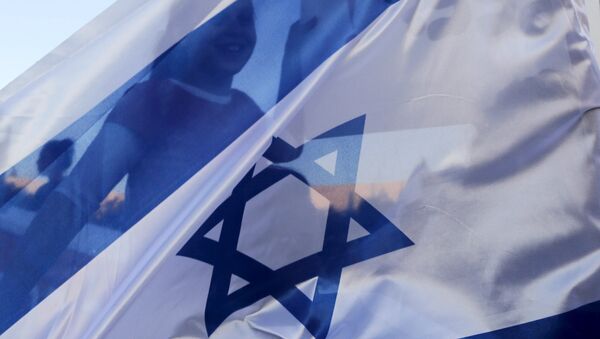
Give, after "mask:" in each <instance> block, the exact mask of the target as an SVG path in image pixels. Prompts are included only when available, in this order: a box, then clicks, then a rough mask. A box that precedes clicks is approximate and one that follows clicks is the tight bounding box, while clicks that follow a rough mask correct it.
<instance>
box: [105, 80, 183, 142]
mask: <svg viewBox="0 0 600 339" xmlns="http://www.w3.org/2000/svg"><path fill="white" fill-rule="evenodd" d="M172 91H173V85H172V84H171V82H170V81H167V80H155V79H149V80H146V81H142V82H139V83H137V84H135V85H133V86H132V87H131V88H129V89H128V90H127V92H125V94H124V95H123V96H122V97H121V99H119V101H118V102H117V103H116V104H115V107H114V108H113V110H112V112H111V113H110V114H109V116H108V118H107V120H106V121H107V123H115V124H118V125H121V126H123V127H126V128H128V129H129V130H132V131H133V132H135V133H136V134H138V135H140V136H152V135H153V134H154V133H155V132H156V131H155V130H157V129H160V126H162V125H163V124H164V121H163V120H164V119H166V115H165V114H164V113H165V110H166V106H167V100H169V99H168V98H169V97H170V96H171V95H172V94H171V92H172Z"/></svg>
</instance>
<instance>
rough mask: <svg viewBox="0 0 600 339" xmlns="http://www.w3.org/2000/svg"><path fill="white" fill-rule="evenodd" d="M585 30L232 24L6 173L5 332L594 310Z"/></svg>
mask: <svg viewBox="0 0 600 339" xmlns="http://www.w3.org/2000/svg"><path fill="white" fill-rule="evenodd" d="M219 5H221V6H224V5H223V4H219ZM219 5H215V6H216V7H214V8H219V7H218V6H219ZM181 6H182V7H180V8H179V9H178V10H176V11H175V13H176V16H174V20H175V19H176V18H177V15H181V16H185V14H186V11H185V10H182V9H185V5H181ZM207 8H208V6H207ZM581 8H582V4H581V3H579V2H578V1H569V0H552V1H538V0H532V1H502V2H483V1H451V0H440V1H427V2H425V1H416V0H415V1H412V0H405V1H397V2H396V1H375V0H373V1H341V0H340V1H330V2H319V1H309V0H302V1H282V2H278V3H277V4H273V3H271V2H267V1H258V0H257V1H247V0H243V1H242V0H241V1H237V2H235V3H234V4H232V5H231V6H229V7H226V8H225V9H223V10H222V11H221V12H220V13H219V14H217V15H216V16H214V18H212V19H210V20H208V21H206V22H205V23H204V24H203V25H200V27H199V28H198V29H196V30H193V31H192V32H190V33H189V34H188V35H186V36H185V38H183V39H181V40H180V41H178V40H177V39H174V41H173V42H177V41H178V42H177V43H176V44H175V45H173V47H171V48H170V49H169V50H168V51H167V52H165V53H163V54H161V55H160V56H159V57H158V58H157V59H155V60H153V61H151V62H150V63H149V64H148V65H147V66H146V67H145V68H143V69H142V70H141V71H139V69H141V68H139V69H138V71H139V73H137V75H135V76H133V75H132V77H131V78H130V79H129V80H127V81H124V85H123V86H121V87H119V88H117V89H115V90H114V92H113V94H112V95H110V96H108V97H107V98H106V99H105V101H104V102H103V103H101V104H100V105H99V106H98V107H97V108H96V109H94V110H92V111H90V112H89V113H86V114H83V115H81V116H80V117H79V118H78V119H77V120H75V119H73V118H72V117H73V116H74V114H71V115H69V114H67V116H68V117H70V118H69V119H70V120H73V121H70V122H69V124H64V127H65V128H64V129H63V130H62V132H60V133H59V134H58V135H56V136H54V137H51V138H48V139H53V140H54V142H53V141H50V142H47V143H45V144H43V145H42V144H40V145H38V146H39V147H40V148H39V150H38V151H36V152H34V153H32V154H30V155H28V156H27V154H23V155H22V156H23V157H24V159H25V160H23V161H21V162H19V163H16V162H15V163H16V165H14V166H13V167H12V168H11V169H9V170H8V171H7V172H5V173H4V174H3V180H4V182H5V184H4V188H3V189H4V193H3V198H2V199H3V202H2V206H1V207H0V218H1V220H0V221H1V227H2V232H3V238H2V239H0V240H1V241H2V242H3V243H2V248H3V249H5V248H6V250H3V251H2V253H3V260H4V261H3V262H2V263H1V265H2V266H0V270H1V271H2V273H3V274H2V280H1V281H0V288H1V289H0V293H1V298H2V305H1V306H0V311H1V315H2V321H3V329H8V330H7V332H5V335H6V336H7V337H23V336H25V337H107V338H113V337H114V338H121V337H143V338H164V337H206V336H208V335H211V336H212V337H224V338H230V337H272V336H276V337H284V338H298V337H317V338H323V337H332V338H348V337H359V338H373V337H390V338H394V337H407V338H423V337H463V336H470V335H475V334H479V333H484V332H490V331H494V330H498V329H501V328H507V327H514V326H515V325H519V324H524V323H529V322H532V321H535V320H538V319H542V318H546V317H552V316H556V315H558V314H561V313H565V312H568V311H570V310H574V309H578V308H579V307H581V306H583V305H586V304H590V303H593V302H595V301H598V300H600V290H599V289H598V288H597V287H596V286H597V285H598V283H599V279H600V276H599V275H598V272H600V270H599V269H598V268H599V265H600V264H599V263H600V257H599V253H600V252H599V248H600V229H599V226H598V192H597V190H598V183H597V180H596V177H597V166H598V165H597V161H596V158H597V155H596V152H597V140H596V138H597V130H598V121H597V119H598V116H597V114H598V110H597V107H598V103H599V101H600V91H599V89H600V87H599V85H600V83H599V81H600V78H599V74H600V73H598V68H597V65H596V62H595V61H594V58H593V55H592V54H591V53H592V52H591V51H592V49H591V47H590V43H589V40H588V32H587V28H586V23H585V18H584V16H583V15H582V13H581ZM171 25H175V26H177V24H176V20H175V21H173V23H169V24H168V25H167V26H168V27H170V26H171ZM169 39H170V40H173V38H169ZM167 45H168V44H167ZM5 107H14V106H5ZM5 114H6V115H8V116H10V114H11V113H10V111H6V113H5ZM48 114H49V116H52V117H55V118H56V119H58V117H59V115H51V112H49V113H48ZM32 119H33V118H32ZM69 119H67V120H69ZM52 121H54V120H52ZM59 125H60V124H59ZM70 141H72V142H74V144H73V146H70V147H67V149H66V150H65V149H60V150H59V151H55V152H54V155H53V156H52V155H50V156H47V157H50V159H51V161H47V160H44V158H45V157H44V156H42V155H43V154H47V153H52V152H49V151H44V149H59V147H57V146H56V145H59V144H60V145H66V144H67V143H69V142H70ZM53 145H54V146H53ZM3 147H5V148H6V149H7V150H8V151H9V152H7V154H14V152H11V151H10V150H11V149H12V148H13V147H17V146H13V145H12V144H11V143H6V146H3ZM47 157H46V158H47ZM42 160H43V161H42ZM41 177H46V178H48V179H47V180H44V181H40V178H41ZM45 181H47V182H48V183H47V184H46V185H51V186H47V187H56V188H55V189H53V190H51V191H52V193H49V194H48V195H47V196H44V198H43V199H41V200H43V202H42V203H39V202H35V201H37V200H35V196H36V195H37V194H38V191H39V192H44V191H47V190H48V189H45V190H42V189H41V188H39V187H42V188H43V187H44V186H41V185H42V184H43V183H44V182H45ZM38 200H40V199H38ZM32 201H34V202H32ZM61 285H62V286H61ZM29 310H31V311H30V312H29V313H27V312H28V311H29ZM592 312H596V311H595V309H594V310H593V311H592ZM25 313H27V314H26V315H25ZM23 315H24V317H22V316H23ZM21 317H22V318H21ZM19 318H21V319H20V320H19ZM17 320H18V322H17ZM15 322H16V323H15ZM13 323H15V324H14V326H12V327H10V326H11V325H12V324H13ZM9 327H10V328H9ZM557 328H558V327H557ZM500 333H501V332H500ZM505 333H510V332H505ZM539 333H542V332H539ZM557 333H560V332H557ZM540 335H542V334H540ZM544 335H552V333H551V332H550V333H547V332H544Z"/></svg>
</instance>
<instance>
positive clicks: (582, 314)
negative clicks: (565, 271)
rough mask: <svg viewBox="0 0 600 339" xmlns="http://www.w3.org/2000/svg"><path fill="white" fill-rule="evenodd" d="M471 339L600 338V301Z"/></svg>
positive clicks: (471, 338)
mask: <svg viewBox="0 0 600 339" xmlns="http://www.w3.org/2000/svg"><path fill="white" fill-rule="evenodd" d="M469 338H470V339H504V338H506V339H508V338H510V339H520V338H523V339H551V338H569V339H575V338H600V301H597V302H594V303H591V304H587V305H585V306H582V307H579V308H576V309H574V310H572V311H569V312H566V313H563V314H559V315H555V316H552V317H548V318H544V319H540V320H536V321H532V322H528V323H525V324H520V325H517V326H512V327H508V328H504V329H501V330H497V331H493V332H488V333H483V334H478V335H475V336H471V337H469Z"/></svg>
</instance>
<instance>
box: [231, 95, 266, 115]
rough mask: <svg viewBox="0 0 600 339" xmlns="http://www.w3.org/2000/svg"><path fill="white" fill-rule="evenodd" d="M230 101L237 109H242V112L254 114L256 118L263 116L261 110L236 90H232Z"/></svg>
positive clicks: (248, 97)
mask: <svg viewBox="0 0 600 339" xmlns="http://www.w3.org/2000/svg"><path fill="white" fill-rule="evenodd" d="M231 101H232V104H233V105H235V106H236V108H237V109H240V108H242V109H243V110H244V111H246V112H251V113H254V114H256V115H258V116H262V115H263V114H264V112H263V111H262V109H261V108H260V107H259V106H258V104H257V103H256V102H255V101H254V100H253V99H252V98H251V97H250V96H249V95H248V94H246V93H244V92H242V91H240V90H238V89H235V88H234V89H233V91H232V96H231Z"/></svg>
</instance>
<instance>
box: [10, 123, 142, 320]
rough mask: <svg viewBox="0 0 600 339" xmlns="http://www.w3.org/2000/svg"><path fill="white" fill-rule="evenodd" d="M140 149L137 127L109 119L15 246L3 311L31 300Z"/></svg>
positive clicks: (16, 307) (135, 158)
mask: <svg viewBox="0 0 600 339" xmlns="http://www.w3.org/2000/svg"><path fill="white" fill-rule="evenodd" d="M141 152H142V143H141V142H140V141H139V138H138V137H137V136H136V135H135V134H134V133H133V132H131V131H130V130H129V129H127V128H126V127H124V126H122V125H119V124H115V123H110V122H108V123H105V125H104V126H103V127H102V129H101V131H100V132H99V134H98V136H97V137H96V138H95V139H94V141H93V142H92V144H91V145H90V146H89V147H88V149H87V150H86V152H85V154H84V155H83V157H82V158H81V160H80V161H79V162H78V163H77V165H76V166H75V168H74V169H73V171H72V173H71V175H69V176H68V177H67V178H65V179H64V181H63V182H62V183H61V184H60V185H59V186H58V188H57V189H56V190H55V191H54V192H53V193H51V194H50V195H49V197H48V199H46V201H45V202H44V204H43V205H42V207H41V208H40V210H39V211H38V213H37V214H36V216H35V218H34V219H33V221H32V222H31V224H30V225H29V227H28V229H27V230H26V233H25V235H24V236H23V237H22V238H21V239H20V241H19V243H18V244H17V247H16V248H15V250H14V251H13V258H12V261H11V262H10V264H9V265H8V267H7V269H6V270H5V272H4V277H3V279H2V282H1V283H0V295H1V296H2V303H3V305H2V306H0V308H1V309H2V312H0V313H4V312H5V311H7V310H11V309H13V310H17V309H19V308H20V307H22V305H23V304H24V303H26V302H27V299H28V297H27V295H28V293H29V291H30V290H31V289H32V288H33V287H34V286H35V285H36V284H37V282H38V281H39V279H40V278H41V277H42V276H43V275H44V273H45V272H46V271H47V270H48V269H49V268H50V267H51V266H52V265H53V264H54V263H55V262H56V260H57V258H58V257H59V256H60V255H61V253H62V252H63V251H64V250H65V249H66V248H67V246H68V245H69V243H70V242H71V241H72V240H73V238H74V237H75V236H76V235H77V233H78V232H79V231H80V230H81V228H82V227H83V226H84V225H85V223H86V222H87V221H88V219H89V218H90V216H91V215H92V214H93V213H94V212H95V211H96V210H97V209H98V206H99V204H100V203H101V202H102V200H103V199H104V197H105V196H106V195H107V194H108V193H109V192H110V191H111V190H112V188H113V187H114V186H115V185H116V184H117V183H118V182H119V181H120V180H121V179H122V178H123V176H124V175H125V174H126V173H127V172H128V171H129V170H130V168H131V167H132V166H133V165H134V164H135V163H137V161H138V159H139V158H140V156H141ZM1 320H2V319H0V321H1Z"/></svg>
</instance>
